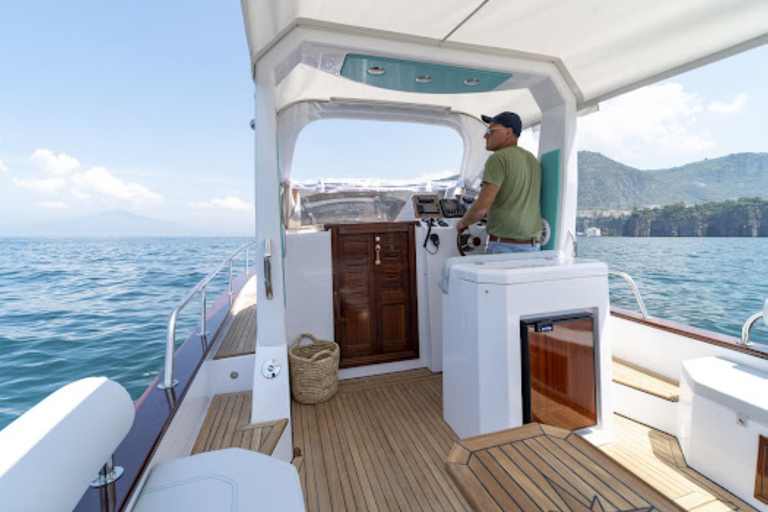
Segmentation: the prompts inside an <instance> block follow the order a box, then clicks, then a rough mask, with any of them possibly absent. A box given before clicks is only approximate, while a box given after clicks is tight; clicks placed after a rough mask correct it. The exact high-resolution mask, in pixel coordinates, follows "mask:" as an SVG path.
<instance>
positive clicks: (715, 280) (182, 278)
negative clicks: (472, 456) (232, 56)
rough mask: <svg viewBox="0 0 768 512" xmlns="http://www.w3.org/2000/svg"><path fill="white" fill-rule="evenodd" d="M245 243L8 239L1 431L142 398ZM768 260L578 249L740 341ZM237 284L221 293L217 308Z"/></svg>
mask: <svg viewBox="0 0 768 512" xmlns="http://www.w3.org/2000/svg"><path fill="white" fill-rule="evenodd" d="M245 242H247V239H244V238H243V239H241V238H136V239H121V238H113V239H55V238H48V239H23V238H3V239H0V428H2V427H4V426H5V425H7V424H8V423H10V422H11V421H13V420H14V419H15V418H16V417H18V416H19V415H20V414H22V413H23V412H24V411H26V410H27V409H29V408H30V407H32V406H33V405H34V404H35V403H37V402H39V401H40V400H42V399H43V398H44V397H45V396H47V395H48V394H50V393H51V392H53V391H55V390H56V389H58V388H59V387H61V386H62V385H64V384H66V383H68V382H72V381H74V380H77V379H80V378H83V377H88V376H94V375H104V376H108V377H110V378H112V379H114V380H116V381H117V382H119V383H120V384H122V385H123V386H124V387H125V388H126V389H127V390H128V392H129V393H130V394H131V396H132V397H133V398H134V400H135V399H137V398H138V397H139V396H141V393H142V392H143V391H144V390H145V389H146V387H147V385H149V383H150V382H151V381H152V379H154V377H155V376H156V375H157V373H158V372H159V371H160V370H161V369H162V366H163V358H164V347H165V336H166V330H167V324H168V317H169V315H170V312H171V310H172V309H173V307H174V306H175V305H176V304H177V303H178V302H179V301H180V300H181V299H182V298H183V297H184V295H185V294H186V293H187V292H188V291H189V290H190V289H192V288H193V287H194V286H195V285H196V284H197V283H198V282H199V281H200V280H201V279H202V278H204V277H205V276H206V275H207V274H208V273H209V272H210V271H212V270H213V269H215V268H216V267H217V266H218V265H219V264H220V263H221V262H222V261H223V260H224V259H226V258H227V257H228V256H229V255H230V254H231V253H232V252H233V251H234V250H236V249H237V248H239V247H240V246H242V245H243V244H244V243H245ZM766 251H768V239H746V238H739V239H735V238H730V239H715V238H583V239H579V256H581V257H588V258H595V259H599V260H602V261H605V262H606V263H608V265H609V267H610V268H611V269H613V270H621V271H624V272H627V273H629V274H630V275H632V276H633V277H634V278H635V280H636V281H637V284H638V286H639V288H640V292H641V294H642V296H643V298H644V300H645V303H646V307H647V309H648V312H649V313H650V314H651V315H653V316H658V317H661V318H666V319H670V320H676V321H679V322H682V323H686V324H690V325H694V326H696V327H700V328H703V329H709V330H711V331H715V332H719V333H723V334H727V335H730V336H736V337H738V336H740V333H741V326H742V324H743V323H744V321H745V320H746V319H747V318H748V317H749V316H750V315H752V314H753V313H756V312H757V311H760V310H761V309H762V304H763V302H762V301H763V300H764V299H765V297H766V296H768V287H767V286H766V282H768V279H766V276H767V275H768V262H766V259H765V258H763V257H762V256H763V255H764V254H765V253H766ZM240 264H242V266H243V268H244V261H242V260H241V261H240ZM235 270H236V273H240V272H242V269H240V268H239V266H238V267H237V268H236V269H235ZM227 278H228V271H224V272H222V273H221V274H220V276H219V277H218V278H217V279H215V280H214V281H213V282H212V283H211V286H210V287H209V291H208V297H209V305H210V304H211V303H212V302H213V300H214V299H215V297H217V296H218V295H219V294H220V293H222V292H224V291H226V289H227ZM611 300H612V303H613V304H615V305H617V306H620V307H623V308H626V309H632V310H636V309H637V306H636V303H635V300H634V297H633V295H632V293H631V290H630V288H629V285H627V284H626V283H625V282H624V281H623V280H621V279H618V278H611ZM199 318H200V304H199V299H196V300H194V301H193V302H192V303H190V305H189V306H188V307H187V308H186V309H185V310H184V312H182V314H181V315H180V317H179V323H178V327H177V331H176V332H177V343H181V342H182V341H183V340H184V339H185V338H186V337H187V335H188V334H189V333H191V332H192V330H193V329H194V328H195V325H196V324H197V322H198V321H199ZM752 337H753V338H754V339H756V340H758V341H761V342H763V343H768V328H767V327H766V326H764V325H763V324H762V322H760V324H759V325H756V327H755V328H754V329H753V331H752Z"/></svg>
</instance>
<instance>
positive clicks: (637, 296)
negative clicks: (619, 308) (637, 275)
mask: <svg viewBox="0 0 768 512" xmlns="http://www.w3.org/2000/svg"><path fill="white" fill-rule="evenodd" d="M608 274H609V275H612V276H618V277H621V278H622V279H624V280H625V281H626V282H628V283H629V286H631V287H632V292H633V293H634V294H635V300H636V301H637V305H638V306H639V307H640V314H641V315H642V317H643V319H644V320H646V319H648V317H649V316H650V315H648V310H647V309H645V302H643V298H642V297H640V290H638V289H637V284H635V280H634V279H632V276H630V275H629V274H627V273H626V272H618V271H616V270H609V271H608Z"/></svg>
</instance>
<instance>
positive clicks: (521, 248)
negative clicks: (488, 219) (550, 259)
mask: <svg viewBox="0 0 768 512" xmlns="http://www.w3.org/2000/svg"><path fill="white" fill-rule="evenodd" d="M540 249H541V245H540V244H539V243H537V242H534V243H532V244H505V243H502V242H488V247H487V248H486V249H485V254H504V253H509V252H534V251H538V250H540Z"/></svg>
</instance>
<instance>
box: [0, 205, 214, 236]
mask: <svg viewBox="0 0 768 512" xmlns="http://www.w3.org/2000/svg"><path fill="white" fill-rule="evenodd" d="M1 234H3V235H10V236H59V237H149V236H199V235H200V234H201V233H198V232H196V231H194V230H191V229H188V228H185V227H183V226H180V225H178V224H174V223H173V222H166V221H161V220H157V219H152V218H150V217H143V216H141V215H136V214H134V213H131V212H127V211H125V210H110V211H105V212H102V213H98V214H95V215H86V216H82V217H74V218H69V219H62V220H58V221H54V222H50V223H46V224H29V225H26V226H17V227H15V228H14V229H12V230H10V231H8V232H4V233H1Z"/></svg>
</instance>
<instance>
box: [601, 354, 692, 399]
mask: <svg viewBox="0 0 768 512" xmlns="http://www.w3.org/2000/svg"><path fill="white" fill-rule="evenodd" d="M613 381H614V382H616V383H618V384H622V385H624V386H627V387H630V388H634V389H637V390H640V391H643V392H645V393H649V394H651V395H654V396H657V397H659V398H663V399H664V400H668V401H670V402H677V401H679V400H680V383H679V382H678V381H676V380H674V379H670V378H669V377H665V376H664V375H661V374H658V373H656V372H652V371H650V370H648V369H646V368H642V367H640V366H637V365H635V364H632V363H630V362H628V361H624V360H622V359H619V358H617V357H614V358H613Z"/></svg>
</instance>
